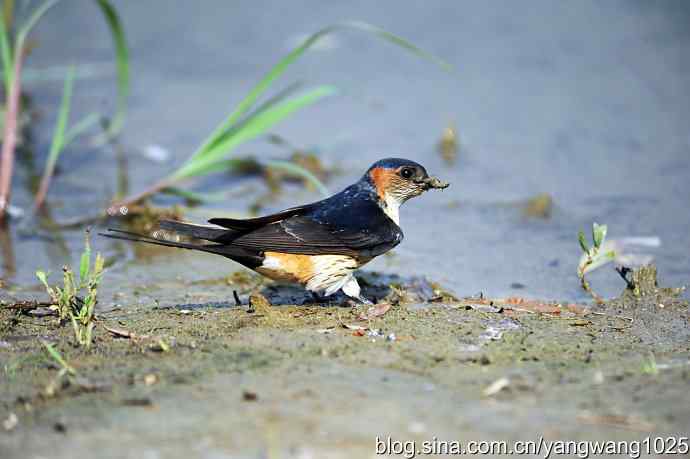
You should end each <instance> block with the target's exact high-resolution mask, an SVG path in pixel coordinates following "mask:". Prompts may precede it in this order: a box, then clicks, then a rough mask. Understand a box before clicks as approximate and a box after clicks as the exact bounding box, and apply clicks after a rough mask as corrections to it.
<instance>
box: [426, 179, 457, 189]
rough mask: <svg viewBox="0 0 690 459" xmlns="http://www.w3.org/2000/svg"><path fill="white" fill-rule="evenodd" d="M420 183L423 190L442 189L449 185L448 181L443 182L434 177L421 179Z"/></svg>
mask: <svg viewBox="0 0 690 459" xmlns="http://www.w3.org/2000/svg"><path fill="white" fill-rule="evenodd" d="M421 183H422V184H423V186H424V189H425V190H430V189H432V188H433V189H436V190H442V189H444V188H448V187H449V186H450V183H448V182H443V181H441V180H439V179H438V178H436V177H427V178H425V179H424V180H421Z"/></svg>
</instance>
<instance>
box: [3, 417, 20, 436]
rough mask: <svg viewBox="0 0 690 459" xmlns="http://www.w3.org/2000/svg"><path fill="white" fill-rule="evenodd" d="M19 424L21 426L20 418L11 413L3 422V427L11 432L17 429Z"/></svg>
mask: <svg viewBox="0 0 690 459" xmlns="http://www.w3.org/2000/svg"><path fill="white" fill-rule="evenodd" d="M17 424H19V418H18V417H17V415H16V414H14V413H10V414H9V415H8V416H7V419H5V420H4V421H2V427H3V428H4V429H5V430H6V431H8V432H9V431H10V430H14V428H15V427H17Z"/></svg>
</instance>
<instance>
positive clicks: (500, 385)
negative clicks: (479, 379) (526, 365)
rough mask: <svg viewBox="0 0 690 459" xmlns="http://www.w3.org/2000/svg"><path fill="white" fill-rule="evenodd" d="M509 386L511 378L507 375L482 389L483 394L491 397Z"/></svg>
mask: <svg viewBox="0 0 690 459" xmlns="http://www.w3.org/2000/svg"><path fill="white" fill-rule="evenodd" d="M508 386H510V379H508V378H506V377H503V378H499V379H497V380H496V381H494V382H492V383H491V384H489V385H488V386H487V387H486V388H485V389H484V390H483V391H482V394H484V396H485V397H491V396H493V395H496V394H498V393H499V392H501V391H502V390H503V389H505V388H507V387H508Z"/></svg>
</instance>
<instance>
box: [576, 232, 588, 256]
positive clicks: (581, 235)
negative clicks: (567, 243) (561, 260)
mask: <svg viewBox="0 0 690 459" xmlns="http://www.w3.org/2000/svg"><path fill="white" fill-rule="evenodd" d="M577 240H578V241H579V242H580V247H581V248H582V251H583V252H585V253H587V252H589V245H587V238H585V233H584V231H582V230H581V231H579V232H578V233H577Z"/></svg>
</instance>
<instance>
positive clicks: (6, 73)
mask: <svg viewBox="0 0 690 459" xmlns="http://www.w3.org/2000/svg"><path fill="white" fill-rule="evenodd" d="M0 22H1V23H2V24H0V56H2V76H3V79H4V81H5V94H9V93H10V86H11V84H12V79H13V78H14V75H13V73H14V62H13V59H12V49H11V47H10V37H9V34H8V31H7V23H6V22H5V13H4V12H1V11H0Z"/></svg>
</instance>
